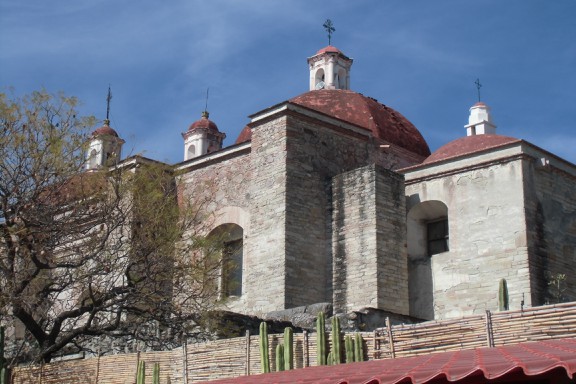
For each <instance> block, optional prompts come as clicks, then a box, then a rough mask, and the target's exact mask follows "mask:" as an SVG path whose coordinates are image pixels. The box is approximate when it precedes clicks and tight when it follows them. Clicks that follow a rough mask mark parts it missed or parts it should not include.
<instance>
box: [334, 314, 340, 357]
mask: <svg viewBox="0 0 576 384" xmlns="http://www.w3.org/2000/svg"><path fill="white" fill-rule="evenodd" d="M332 352H333V356H334V357H333V358H334V364H340V362H341V361H342V347H341V345H340V319H339V318H338V317H336V316H333V317H332Z"/></svg>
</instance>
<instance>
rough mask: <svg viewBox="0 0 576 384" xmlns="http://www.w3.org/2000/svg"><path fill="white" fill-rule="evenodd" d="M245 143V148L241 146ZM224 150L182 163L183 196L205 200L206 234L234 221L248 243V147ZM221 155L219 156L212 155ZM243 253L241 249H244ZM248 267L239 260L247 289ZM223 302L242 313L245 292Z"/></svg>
mask: <svg viewBox="0 0 576 384" xmlns="http://www.w3.org/2000/svg"><path fill="white" fill-rule="evenodd" d="M244 147H245V148H244ZM244 147H243V148H236V149H233V150H228V152H229V153H228V154H226V153H225V152H224V153H215V154H212V155H210V156H205V157H201V158H197V159H194V160H193V161H189V162H187V163H185V164H183V165H182V166H181V167H180V171H182V172H184V173H183V174H182V176H180V178H179V182H180V183H181V188H183V196H185V198H187V199H191V200H192V201H193V202H194V201H202V202H204V203H205V204H206V206H205V207H203V208H204V212H205V213H206V214H207V215H208V216H207V217H206V218H205V220H204V225H205V228H202V229H201V231H202V232H204V233H205V234H208V233H209V232H210V231H211V230H213V229H215V228H216V227H218V226H219V225H222V224H227V223H234V224H237V225H238V226H240V227H242V229H243V247H244V249H246V248H247V247H249V246H250V240H251V237H250V236H249V233H250V214H249V212H250V204H251V191H250V189H249V186H250V184H249V183H247V182H246V180H250V179H251V178H252V167H251V164H250V158H251V155H250V147H249V146H244ZM216 156H221V157H216ZM244 253H245V252H244ZM250 268H251V266H250V263H249V260H245V261H244V263H243V273H242V276H243V282H242V288H243V291H246V292H248V291H247V287H246V283H247V271H248V270H249V269H250ZM224 306H225V307H226V308H227V309H230V310H234V311H238V312H242V313H245V308H246V296H245V295H242V296H240V297H235V298H231V299H230V300H228V301H227V302H226V303H225V304H224Z"/></svg>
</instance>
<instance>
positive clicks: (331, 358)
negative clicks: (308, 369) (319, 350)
mask: <svg viewBox="0 0 576 384" xmlns="http://www.w3.org/2000/svg"><path fill="white" fill-rule="evenodd" d="M326 364H327V365H335V363H334V352H332V351H330V352H329V353H328V357H327V358H326Z"/></svg>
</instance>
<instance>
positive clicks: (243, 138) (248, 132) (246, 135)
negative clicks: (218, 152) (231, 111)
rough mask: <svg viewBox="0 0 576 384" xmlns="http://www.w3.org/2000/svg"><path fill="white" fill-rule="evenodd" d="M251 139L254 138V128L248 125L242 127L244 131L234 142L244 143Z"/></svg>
mask: <svg viewBox="0 0 576 384" xmlns="http://www.w3.org/2000/svg"><path fill="white" fill-rule="evenodd" d="M250 140H252V128H250V126H248V125H247V126H245V127H244V129H242V132H240V135H238V138H237V139H236V142H235V143H234V144H242V143H245V142H247V141H250Z"/></svg>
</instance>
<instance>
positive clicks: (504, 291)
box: [498, 279, 509, 311]
mask: <svg viewBox="0 0 576 384" xmlns="http://www.w3.org/2000/svg"><path fill="white" fill-rule="evenodd" d="M498 309H499V310H500V311H507V310H508V309H509V299H508V284H507V283H506V279H502V280H500V286H499V287H498Z"/></svg>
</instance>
